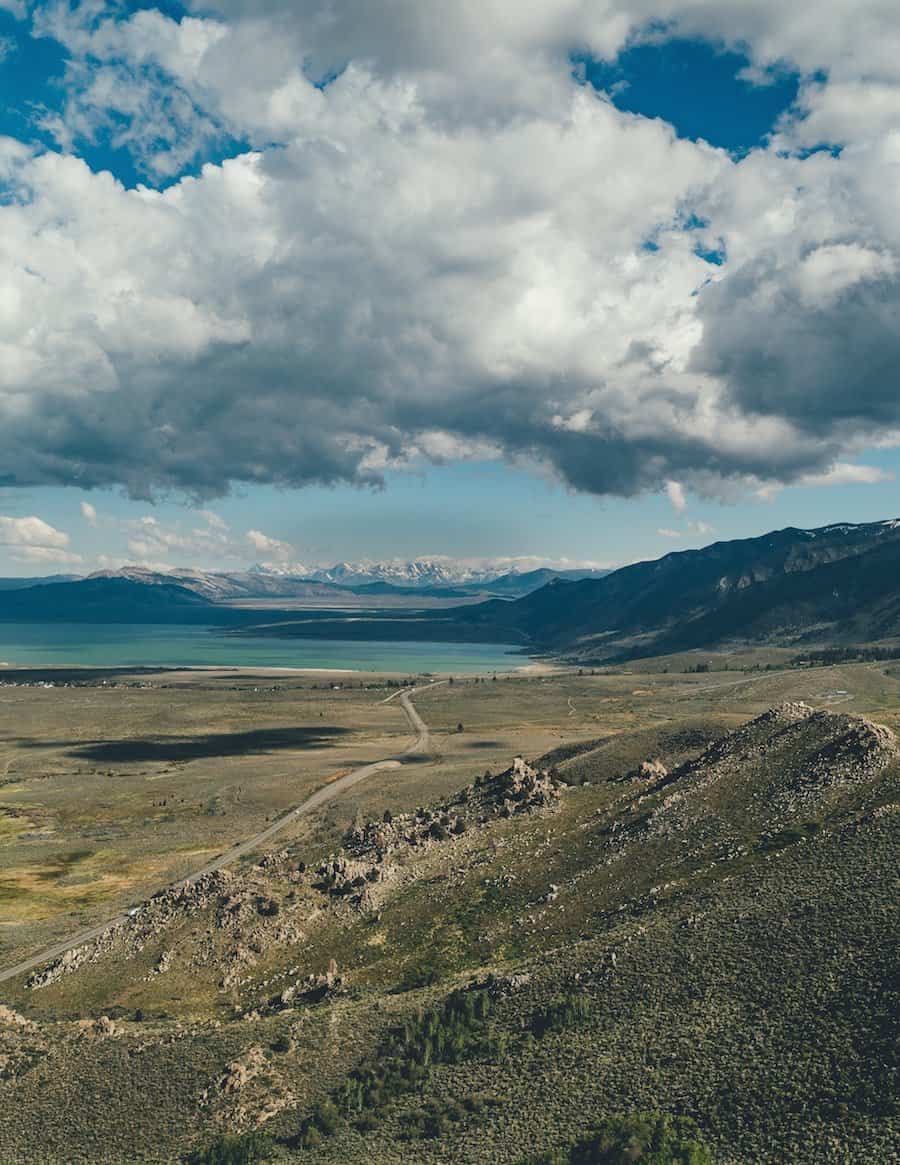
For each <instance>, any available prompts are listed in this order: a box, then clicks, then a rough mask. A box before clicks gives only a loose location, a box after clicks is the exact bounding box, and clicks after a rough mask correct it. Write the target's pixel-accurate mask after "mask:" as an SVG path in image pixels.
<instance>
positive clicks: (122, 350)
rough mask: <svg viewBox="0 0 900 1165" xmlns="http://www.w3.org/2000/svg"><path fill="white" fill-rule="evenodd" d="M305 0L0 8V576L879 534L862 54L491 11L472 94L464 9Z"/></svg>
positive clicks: (643, 20)
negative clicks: (361, 8) (815, 529)
mask: <svg viewBox="0 0 900 1165" xmlns="http://www.w3.org/2000/svg"><path fill="white" fill-rule="evenodd" d="M317 7H319V6H318V5H317V4H316V3H315V2H311V3H309V4H306V5H298V6H297V11H296V12H292V13H291V14H290V15H289V16H288V17H285V15H284V13H283V10H282V9H281V8H280V7H279V6H278V5H277V4H275V3H272V4H268V3H265V2H264V3H262V4H261V5H260V6H258V7H255V8H254V12H253V13H251V16H253V19H250V18H249V17H248V16H247V10H246V8H245V6H244V5H242V4H241V3H239V2H237V0H235V2H231V0H221V3H211V4H209V5H206V4H204V5H202V6H200V5H198V6H196V7H195V8H193V9H191V8H183V7H181V6H179V5H172V4H152V3H142V4H104V3H102V2H100V0H97V2H92V3H77V2H76V3H74V4H72V5H69V6H61V5H57V4H55V3H47V4H45V3H38V4H37V5H35V6H34V9H33V11H32V12H31V13H30V14H29V15H24V14H23V13H22V12H17V11H16V9H17V5H15V4H14V3H13V4H10V5H8V6H7V10H0V43H2V45H3V46H4V50H3V52H4V55H3V60H2V62H0V97H2V109H0V133H2V134H4V135H6V137H7V139H8V140H9V141H10V142H11V143H13V145H12V146H11V147H10V149H13V150H14V151H20V152H19V153H16V155H15V156H16V161H15V163H14V166H13V168H12V169H10V171H9V174H8V175H7V177H6V179H5V180H4V181H5V185H6V190H7V198H6V200H5V201H6V208H5V209H6V211H7V212H8V214H10V215H14V216H15V221H14V222H12V221H10V222H9V223H7V224H6V235H7V237H12V238H15V240H16V246H17V247H19V248H20V249H19V250H18V251H17V253H16V254H14V255H12V256H11V257H10V256H6V257H4V258H2V259H0V288H2V287H3V286H4V284H5V285H6V286H7V287H8V288H9V289H10V290H9V292H8V295H9V296H10V297H11V299H10V302H12V303H14V305H15V306H14V309H13V308H10V313H11V314H10V316H9V320H8V323H7V324H5V325H4V327H6V329H7V330H6V332H5V333H4V334H3V337H2V338H3V339H4V340H5V341H8V342H9V343H10V344H11V345H13V348H12V349H11V350H10V354H9V361H8V366H9V368H10V369H11V370H12V371H11V372H10V377H9V378H8V380H7V382H6V383H5V385H3V386H0V420H2V419H3V417H4V416H6V418H7V419H6V420H5V421H4V427H5V429H6V432H7V438H6V440H7V442H8V443H7V444H5V445H4V443H3V441H4V439H3V438H0V481H2V482H3V488H0V572H2V573H7V574H19V575H23V574H33V573H45V572H49V571H52V570H69V569H71V570H77V571H86V570H90V569H94V568H96V567H98V566H106V565H117V564H119V563H122V562H125V561H133V560H139V561H146V562H152V563H154V564H165V563H168V564H169V565H173V566H174V565H183V564H188V563H190V564H194V565H199V566H209V567H215V566H221V567H225V566H227V567H231V568H237V567H239V566H241V565H246V564H247V563H249V562H253V561H257V560H259V559H265V558H267V556H268V557H269V558H270V559H271V560H272V561H276V562H280V563H286V562H289V561H297V562H302V563H306V564H313V563H330V562H332V561H337V560H340V559H351V560H352V559H359V558H387V557H398V556H399V557H405V558H411V557H417V556H425V555H449V556H453V557H462V558H479V559H483V558H493V557H498V558H515V557H522V558H523V559H528V560H532V559H534V560H538V559H547V560H553V561H561V560H571V561H573V562H587V561H590V562H595V563H599V564H604V565H609V564H618V563H624V562H627V561H632V560H634V559H637V558H646V557H655V556H657V555H660V554H663V553H666V552H668V551H670V550H673V549H679V548H687V547H691V546H698V545H703V544H705V543H707V542H709V541H711V540H714V539H718V538H731V537H744V536H748V535H753V534H758V533H762V532H764V531H765V530H767V529H772V528H776V527H782V526H786V525H800V526H813V525H823V524H827V523H828V522H831V521H867V520H876V519H879V518H885V517H893V516H896V515H897V512H898V511H900V505H898V499H897V487H896V481H895V478H896V474H897V472H898V470H900V453H898V452H897V436H896V434H897V432H898V431H900V415H898V413H897V408H896V407H895V405H896V402H897V398H898V395H900V394H898V393H897V391H896V384H895V383H894V377H895V375H896V373H895V365H894V364H893V352H892V351H891V350H890V349H889V345H890V343H891V341H890V339H889V335H888V333H889V331H890V319H892V318H894V317H893V316H892V314H891V307H890V304H891V300H890V296H891V295H892V293H893V292H892V288H893V280H894V274H895V270H896V268H895V261H894V257H893V256H894V248H895V243H896V242H898V241H897V240H894V238H893V237H892V235H891V233H890V232H891V231H892V230H893V227H892V226H891V225H889V224H888V217H889V216H887V215H883V214H881V208H880V207H879V206H878V205H877V204H876V202H875V201H873V200H874V199H875V198H876V197H877V196H876V195H875V194H873V193H872V191H873V189H874V188H875V187H877V185H878V181H877V180H878V173H877V165H878V164H879V163H878V162H877V157H876V151H875V145H876V144H877V141H878V135H879V134H880V133H882V132H887V131H888V128H889V126H883V127H882V126H879V124H876V121H875V120H870V121H867V120H866V119H865V118H862V119H861V118H860V116H859V115H858V114H857V113H856V111H855V109H854V108H853V107H852V105H851V103H850V102H851V99H850V97H849V96H848V94H851V93H852V92H856V91H857V90H859V88H860V86H863V85H865V84H867V83H869V82H870V80H871V82H872V83H873V84H874V83H875V80H876V78H875V73H874V70H875V66H874V65H873V64H872V63H871V62H870V61H869V59H868V57H867V54H868V53H870V52H871V53H874V52H875V50H876V48H877V46H875V45H874V43H873V44H870V43H869V42H861V43H857V42H856V41H855V40H854V32H853V29H852V27H851V26H848V29H849V31H846V32H845V34H844V35H843V40H842V39H841V37H840V36H838V33H839V32H840V29H838V30H837V31H836V32H835V34H834V43H832V40H830V39H829V37H830V36H831V32H830V30H828V29H826V28H823V29H822V30H821V35H820V30H819V28H818V26H809V27H807V26H804V27H795V26H794V24H792V23H791V21H790V20H789V19H788V18H787V16H785V17H783V18H782V17H781V16H779V14H778V13H776V12H775V11H774V9H773V7H772V6H771V5H769V4H767V3H763V2H762V0H760V2H759V3H750V4H748V5H747V6H746V13H742V17H743V16H745V15H746V16H747V26H746V30H745V31H741V29H740V28H737V27H736V28H735V30H734V32H733V33H732V31H731V24H730V23H729V6H728V5H727V4H724V3H723V5H722V6H721V13H718V15H717V13H716V11H715V9H716V6H715V5H713V15H712V16H711V17H710V20H709V22H708V24H706V25H704V26H703V28H702V29H701V28H698V27H697V26H696V24H695V23H692V22H693V21H694V19H695V18H694V17H693V16H692V15H691V12H692V9H691V6H690V5H684V6H683V8H684V12H682V11H681V7H682V6H679V5H678V4H677V3H662V2H661V3H660V4H658V5H655V6H654V5H653V4H648V5H636V6H635V9H639V10H640V12H637V11H636V12H635V13H632V14H631V22H630V24H629V25H628V26H627V28H626V30H625V32H623V31H622V29H623V28H625V26H624V25H623V24H622V23H621V22H618V23H616V24H615V25H610V27H609V28H600V29H596V28H594V27H593V26H590V28H588V29H587V30H586V29H585V28H581V27H576V26H574V25H573V27H572V28H571V30H569V31H567V33H566V35H567V37H568V41H563V42H562V45H561V43H560V41H559V35H558V27H557V26H556V25H553V27H552V30H551V28H550V26H549V25H548V28H547V29H546V30H545V29H543V27H542V26H541V27H538V28H537V29H536V30H535V29H532V28H531V26H530V25H529V23H528V22H527V21H526V20H524V18H523V19H521V20H520V19H519V18H518V17H517V16H516V12H515V6H514V5H510V6H509V8H508V10H507V9H505V6H503V5H499V6H498V9H497V11H498V13H501V16H498V17H497V19H498V22H499V23H498V25H497V28H496V29H495V30H492V28H490V27H485V28H484V29H483V30H482V31H483V34H484V37H485V38H487V39H488V40H490V38H491V37H492V36H494V37H495V38H496V44H498V45H500V46H501V47H502V48H503V50H504V53H505V54H506V56H508V58H509V67H510V70H511V72H510V76H509V78H505V77H503V76H497V75H495V72H496V70H497V68H498V66H497V64H496V61H497V60H498V59H500V58H497V57H494V58H493V60H494V64H492V65H491V66H490V68H489V67H488V66H487V65H485V66H484V70H485V71H480V70H481V62H480V57H479V52H480V49H479V48H478V42H476V41H474V40H473V41H472V42H471V44H469V43H468V42H467V40H466V38H467V37H468V36H470V35H471V33H470V30H469V28H468V25H467V23H466V21H467V17H466V15H465V13H464V11H463V8H462V7H460V9H459V12H457V9H456V6H455V5H453V4H450V5H449V6H448V8H447V10H446V12H445V14H444V15H445V18H446V23H445V25H443V26H442V30H441V36H445V37H446V52H443V51H442V52H440V53H436V51H435V47H434V46H435V41H434V35H435V34H434V30H433V29H431V28H430V27H429V26H428V24H427V20H428V17H427V15H422V13H421V12H420V11H419V10H415V9H410V12H409V13H408V14H407V19H406V21H405V23H402V24H401V25H399V26H398V28H397V29H391V28H390V27H388V26H389V25H390V21H389V20H387V18H386V17H385V19H384V20H382V21H381V24H383V25H385V27H380V25H379V21H376V20H374V19H373V21H372V23H371V26H368V25H366V24H365V22H362V23H361V22H360V20H359V19H358V18H357V15H356V9H355V8H354V6H353V4H352V3H349V2H348V3H347V4H343V3H342V4H338V6H337V9H336V12H337V17H336V19H335V20H334V21H333V27H332V26H329V28H331V29H332V31H331V32H329V33H328V34H327V35H325V34H322V33H321V27H323V26H322V25H321V22H319V23H318V24H317V23H316V22H315V21H314V20H313V17H314V16H315V11H316V9H317ZM376 7H377V6H376ZM554 7H555V4H551V5H548V10H549V9H551V8H554ZM560 7H562V6H560ZM401 8H402V5H401ZM345 9H346V11H344V10H345ZM625 9H626V10H627V9H628V6H627V5H625ZM656 9H658V15H659V19H653V12H654V10H656ZM648 11H649V12H650V18H647V15H646V14H647V12H648ZM730 11H731V14H732V15H734V13H733V9H731V10H730ZM410 14H414V15H410ZM384 15H385V14H382V16H384ZM751 16H752V17H753V19H750V17H751ZM344 17H346V23H345V22H344ZM501 17H502V19H501ZM719 17H720V18H721V19H719ZM398 19H399V17H398ZM418 22H422V25H421V28H419V27H418ZM455 22H458V23H455ZM765 22H769V23H765ZM538 23H539V22H538ZM801 23H802V21H801ZM737 24H740V19H738V20H737ZM526 26H527V27H526ZM317 29H318V31H317ZM420 33H421V35H419V34H420ZM267 37H268V38H269V39H268V40H267V39H266V38H267ZM317 38H318V39H317ZM616 38H618V39H616ZM875 39H877V38H872V40H873V42H874V40H875ZM442 44H443V42H442ZM439 47H440V46H439ZM561 48H562V49H564V50H565V51H561ZM879 61H880V58H879ZM503 67H504V66H503V65H501V66H499V68H500V69H502V68H503ZM878 68H879V69H881V73H880V74H879V76H878V77H877V83H878V84H879V85H881V86H882V87H884V86H885V85H890V84H894V78H893V77H886V76H885V75H884V68H885V66H884V65H883V63H879V64H878ZM491 70H494V72H492V71H491ZM840 70H844V71H845V73H846V76H842V75H841V73H840ZM322 75H326V76H329V77H335V78H336V80H335V81H334V82H333V83H330V84H328V85H327V86H326V87H325V88H324V90H323V89H317V88H316V86H315V84H314V82H315V81H316V80H317V79H318V78H319V77H321V76H322ZM523 76H527V77H530V78H531V81H532V83H531V84H530V85H529V84H523V83H521V78H522V77H523ZM897 83H898V85H900V78H898V79H897ZM854 86H855V89H854V88H853V87H854ZM898 92H900V89H898ZM411 93H415V100H414V101H413V102H412V103H410V94H411ZM448 95H449V96H448ZM860 100H861V102H863V103H864V100H865V98H864V95H863V97H861V98H860ZM866 108H868V107H866ZM575 110H578V111H580V112H578V113H577V114H576V113H574V112H573V111H575ZM554 124H558V125H559V126H568V127H569V128H568V130H567V131H566V132H567V134H568V137H569V139H571V138H572V135H573V134H576V133H577V134H583V141H579V142H572V141H570V143H569V145H559V146H557V144H552V145H551V144H550V142H551V138H549V137H547V136H546V132H547V127H552V126H553V125H554ZM386 127H387V128H386ZM498 127H499V128H498ZM523 127H524V128H523ZM572 127H576V128H575V129H573V128H572ZM516 135H519V137H518V139H517V137H516ZM523 143H525V144H524V145H523ZM528 143H530V145H529V144H528ZM570 145H571V149H570V148H569V146H570ZM847 145H850V146H853V147H854V149H853V150H850V151H848V152H847V157H846V158H845V157H844V156H843V155H842V153H841V151H842V148H843V147H844V146H847ZM821 147H828V149H827V157H824V159H823V157H822V156H820V155H819V151H820V149H821ZM557 148H558V149H559V156H558V157H557V158H556V159H555V160H554V159H552V158H551V157H550V152H552V151H553V150H557ZM531 149H533V150H534V154H533V157H531V158H530V159H529V157H528V154H529V150H531ZM542 150H543V151H545V153H546V154H547V156H546V157H542V156H541V151H542ZM11 156H12V155H11ZM349 159H352V160H353V161H352V162H350V161H348V160H349ZM523 159H524V161H523ZM223 163H225V165H223ZM468 165H471V166H472V170H471V173H470V174H464V170H463V169H461V167H462V168H464V167H465V166H468ZM15 167H18V169H15ZM803 167H805V169H803ZM853 167H856V169H853ZM866 167H868V168H866ZM103 172H108V174H109V175H111V178H106V179H104V178H103V176H102V175H103ZM392 174H393V175H395V177H394V178H393V179H392V178H391V177H390V175H392ZM21 175H24V176H21ZM457 175H458V176H459V182H460V184H459V190H458V191H457V192H456V193H453V192H452V190H451V187H452V185H453V183H454V181H455V179H456V176H457ZM367 183H368V186H367ZM138 187H142V188H143V193H140V194H139V195H137V196H136V192H137V188H138ZM153 191H158V192H160V193H159V195H154V194H153V193H152V192H153ZM500 191H503V192H504V193H503V195H502V197H501V196H500V194H499V192H500ZM163 192H164V193H163ZM160 199H164V201H160ZM542 200H546V207H545V209H544V211H543V213H544V218H543V220H542V219H541V211H542V208H541V203H542ZM804 200H807V202H804ZM866 200H868V201H866ZM395 202H396V205H395ZM807 203H808V204H807ZM823 208H824V209H823ZM370 217H371V220H372V221H371V224H370V223H368V222H367V219H368V218H370ZM551 220H552V221H551ZM548 223H549V226H548V225H547V224H548ZM537 224H541V225H537ZM2 229H3V224H0V230H2ZM879 232H881V233H880V234H879ZM786 240H790V241H789V244H786ZM3 263H7V264H8V268H7V270H6V272H5V274H4V270H3V267H2V264H3ZM763 287H766V288H768V289H769V290H768V291H766V293H765V295H763V294H762V293H761V290H760V289H761V288H763ZM773 289H774V290H773ZM882 305H887V306H885V307H884V315H883V318H884V321H885V323H884V326H883V328H882V326H881V324H880V323H879V320H880V319H881V318H882V313H881V306H882ZM769 311H771V312H772V313H773V314H772V315H771V318H769V317H768V316H767V315H766V313H767V312H769ZM854 313H856V314H854ZM850 320H857V323H856V324H855V325H854V327H855V328H856V332H855V336H856V337H858V336H859V333H860V327H861V326H862V327H863V330H865V329H868V328H869V326H870V322H871V321H874V322H871V328H872V334H871V336H869V335H867V336H866V338H865V341H864V344H863V347H862V350H864V351H865V353H866V355H865V356H864V357H863V358H862V359H860V358H859V355H858V352H857V354H856V355H855V354H854V350H855V347H856V346H858V344H859V341H858V339H854V335H849V334H848V338H847V339H846V341H845V340H844V338H843V332H842V328H844V327H845V326H846V327H848V328H849V326H850V325H849V323H848V321H850ZM859 320H862V321H865V323H864V324H863V325H860V323H859V322H858V321H859ZM35 325H37V327H36V326H35ZM36 332H37V333H38V334H37V336H36ZM879 344H885V345H887V346H886V347H885V351H884V353H883V354H879V350H878V346H879ZM870 353H872V356H871V359H870V358H869V354H870ZM819 361H821V369H820V368H819V363H818V362H819ZM844 361H846V364H844V363H843V362H844ZM870 365H871V367H870ZM4 392H6V393H7V395H6V396H4V395H3V393H4ZM23 402H27V403H25V404H23ZM4 409H6V410H8V413H4V412H3V410H4ZM86 487H87V488H86ZM149 499H153V500H149ZM210 515H212V516H210ZM148 519H150V520H149V521H148ZM28 523H30V524H28ZM48 530H49V531H50V533H48V532H47V531H48Z"/></svg>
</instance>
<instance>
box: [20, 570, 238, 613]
mask: <svg viewBox="0 0 900 1165" xmlns="http://www.w3.org/2000/svg"><path fill="white" fill-rule="evenodd" d="M235 617H236V613H233V612H230V611H228V610H226V609H224V608H220V607H216V606H215V605H213V604H212V603H210V602H208V601H207V600H206V599H204V598H203V597H202V596H200V595H198V594H196V592H195V591H193V590H189V589H188V588H187V587H182V586H178V585H176V584H174V583H170V582H162V583H159V584H158V585H149V584H147V583H146V582H143V581H135V580H133V579H128V578H105V577H102V578H89V579H80V580H77V581H75V582H60V583H50V584H47V585H42V586H31V587H28V588H25V589H20V590H7V591H3V592H2V593H0V622H54V623H68V622H81V623H215V622H233V621H235Z"/></svg>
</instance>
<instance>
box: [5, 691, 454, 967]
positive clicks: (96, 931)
mask: <svg viewBox="0 0 900 1165" xmlns="http://www.w3.org/2000/svg"><path fill="white" fill-rule="evenodd" d="M444 682H445V681H443V680H438V681H437V682H436V683H433V684H426V685H424V686H423V687H421V688H407V689H405V690H403V691H400V692H395V693H394V695H393V696H389V697H388V699H387V700H385V701H382V702H383V703H388V702H389V701H390V700H393V699H394V698H397V699H398V700H399V703H400V706H401V707H402V708H403V711H404V713H405V715H406V718H407V720H408V721H409V724H410V727H411V728H412V729H413V731H414V732H415V733H416V739H415V740H414V742H413V743H412V744H411V745H410V746H409V748H407V749H404V751H403V752H402V753H399V754H398V755H397V756H392V757H386V758H385V759H384V760H380V761H374V762H373V763H372V764H368V765H363V766H362V767H361V768H358V769H354V770H353V771H352V772H350V773H347V774H345V775H344V776H343V777H339V778H338V779H337V780H336V781H332V782H331V783H330V784H328V785H323V786H322V788H321V789H317V790H316V791H315V793H313V794H312V796H310V797H307V799H306V800H305V801H304V802H303V803H302V804H301V805H298V806H297V807H296V808H295V809H291V811H290V812H289V813H286V814H285V815H284V816H283V817H279V818H278V820H277V821H273V822H272V824H271V825H268V826H267V827H266V828H265V829H263V830H261V831H260V832H259V833H257V834H255V835H254V836H253V837H250V838H247V840H246V841H242V842H240V843H239V844H238V845H235V846H232V847H231V849H229V850H227V851H226V852H225V853H223V854H220V855H219V856H218V857H217V858H214V859H213V860H212V861H211V862H207V864H206V865H205V866H203V867H202V868H201V869H199V870H195V871H194V873H193V874H191V875H190V877H188V878H182V879H181V881H179V882H175V883H173V885H172V887H167V889H168V888H176V887H178V886H191V885H193V883H195V882H196V881H198V880H199V879H200V878H202V877H204V876H205V875H207V874H212V873H215V872H216V870H221V869H223V868H224V867H225V866H230V865H232V863H234V862H236V861H237V860H238V859H239V858H242V857H244V856H245V855H246V854H248V853H252V852H253V850H255V849H258V848H259V847H260V846H262V845H265V843H266V842H268V841H271V840H272V838H273V837H276V836H277V835H278V834H279V833H281V832H282V830H284V829H286V828H287V826H288V825H290V824H291V822H293V821H296V820H297V818H298V817H302V816H304V814H307V813H312V811H313V810H314V809H319V808H320V807H321V806H322V805H325V804H327V803H328V802H329V801H333V800H334V799H335V797H339V796H340V795H341V794H342V793H346V791H347V790H348V789H352V788H353V786H354V785H358V784H359V783H360V781H364V780H365V779H366V777H371V776H372V774H373V773H377V772H380V771H381V770H383V769H395V768H399V767H400V765H401V764H402V762H403V759H404V758H407V757H411V756H420V755H422V756H424V755H427V753H428V750H429V747H430V736H429V732H428V725H427V724H426V723H425V721H424V720H423V719H422V717H421V716H420V715H419V713H418V712H417V711H416V709H415V706H414V705H413V702H412V697H413V696H415V695H416V694H417V693H418V692H424V691H427V690H428V689H429V688H435V687H438V686H439V684H441V683H444ZM138 909H140V907H138ZM128 917H129V912H128V911H123V912H122V913H121V914H117V915H116V916H115V917H114V918H110V919H109V920H108V921H106V922H102V923H100V924H98V925H97V926H92V927H89V928H88V929H87V930H82V931H79V932H78V934H74V935H72V936H71V937H69V938H67V939H65V940H64V941H62V942H59V943H55V944H54V945H53V946H52V947H47V948H46V950H43V951H40V952H39V953H38V954H36V955H33V956H32V957H31V958H29V959H26V960H25V961H24V962H21V963H18V964H17V965H16V966H15V967H8V968H7V969H6V970H4V971H0V983H4V982H6V981H7V980H9V979H15V978H16V977H17V976H19V975H25V974H27V973H28V972H29V971H33V970H34V969H35V968H36V967H40V966H41V965H42V964H43V963H49V962H50V961H51V960H52V959H58V958H60V957H61V956H62V955H64V954H65V953H66V952H67V951H71V950H74V948H75V947H80V946H83V945H84V944H85V943H88V942H91V941H92V940H93V939H95V938H99V937H100V935H102V934H103V933H104V932H105V931H107V930H109V928H110V927H112V926H116V925H117V924H119V923H122V922H125V921H126V920H127V919H128Z"/></svg>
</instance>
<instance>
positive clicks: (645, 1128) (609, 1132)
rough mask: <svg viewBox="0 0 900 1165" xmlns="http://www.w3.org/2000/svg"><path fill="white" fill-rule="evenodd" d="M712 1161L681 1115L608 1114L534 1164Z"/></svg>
mask: <svg viewBox="0 0 900 1165" xmlns="http://www.w3.org/2000/svg"><path fill="white" fill-rule="evenodd" d="M634 1162H642V1165H712V1157H710V1155H709V1153H708V1152H707V1150H706V1147H705V1146H704V1145H703V1143H702V1141H701V1140H700V1139H699V1136H698V1132H697V1128H696V1125H695V1124H694V1123H693V1121H691V1120H688V1119H686V1118H684V1117H675V1118H673V1117H668V1116H658V1115H655V1116H633V1117H610V1118H608V1119H606V1120H603V1121H601V1122H600V1124H599V1126H598V1127H597V1129H596V1130H595V1131H594V1132H593V1133H591V1135H590V1136H588V1137H585V1138H583V1139H582V1140H580V1141H578V1142H577V1143H576V1144H574V1145H572V1146H570V1147H569V1148H567V1149H558V1150H556V1151H555V1152H552V1153H545V1154H543V1155H542V1156H540V1157H539V1158H537V1159H536V1160H534V1165H633V1163H634Z"/></svg>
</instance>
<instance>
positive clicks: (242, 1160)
mask: <svg viewBox="0 0 900 1165" xmlns="http://www.w3.org/2000/svg"><path fill="white" fill-rule="evenodd" d="M274 1151H275V1146H274V1143H273V1142H272V1140H271V1139H270V1138H269V1137H266V1136H264V1135H263V1134H262V1133H245V1134H244V1135H243V1136H234V1135H232V1134H230V1133H226V1135H225V1136H224V1137H220V1138H219V1139H218V1140H217V1141H215V1142H214V1143H213V1144H212V1145H209V1146H207V1148H205V1149H198V1150H197V1151H196V1152H195V1153H192V1154H191V1155H190V1157H188V1165H260V1163H261V1162H263V1161H270V1160H271V1159H272V1155H273V1153H274Z"/></svg>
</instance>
